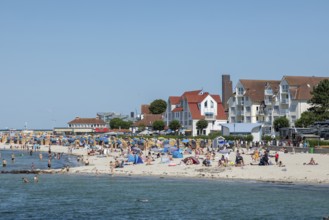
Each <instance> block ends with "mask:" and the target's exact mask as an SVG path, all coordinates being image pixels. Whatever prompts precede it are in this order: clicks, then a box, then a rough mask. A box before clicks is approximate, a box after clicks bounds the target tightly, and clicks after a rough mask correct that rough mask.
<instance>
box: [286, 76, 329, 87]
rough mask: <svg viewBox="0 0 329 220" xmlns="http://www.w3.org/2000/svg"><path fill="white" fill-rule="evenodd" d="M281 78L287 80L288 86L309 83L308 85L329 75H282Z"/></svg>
mask: <svg viewBox="0 0 329 220" xmlns="http://www.w3.org/2000/svg"><path fill="white" fill-rule="evenodd" d="M283 79H284V80H286V81H287V83H288V84H289V86H301V85H305V84H309V85H310V86H316V85H317V84H319V82H320V81H322V80H325V79H329V77H317V76H283Z"/></svg>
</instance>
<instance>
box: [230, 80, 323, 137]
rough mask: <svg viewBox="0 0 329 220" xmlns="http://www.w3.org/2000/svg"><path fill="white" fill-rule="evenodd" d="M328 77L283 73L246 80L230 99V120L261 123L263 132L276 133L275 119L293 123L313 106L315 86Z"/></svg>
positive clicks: (239, 84) (238, 84)
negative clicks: (271, 76)
mask: <svg viewBox="0 0 329 220" xmlns="http://www.w3.org/2000/svg"><path fill="white" fill-rule="evenodd" d="M324 79H328V78H325V77H314V76H312V77H307V76H306V77H305V76H283V77H282V79H281V80H280V81H277V80H244V79H241V80H239V82H238V83H237V85H236V87H235V89H234V93H233V95H232V96H231V97H230V98H229V100H228V106H229V117H228V121H229V122H230V123H262V124H263V129H264V134H269V133H271V132H273V130H272V125H273V121H274V120H275V119H276V118H278V117H282V116H285V117H287V119H288V120H289V122H290V125H291V126H294V123H295V121H296V120H297V119H299V118H300V117H301V114H302V113H303V112H304V111H307V109H308V108H309V107H310V106H309V104H308V103H307V101H308V100H309V99H311V97H312V96H311V91H312V90H313V87H314V86H316V85H318V84H319V82H320V81H321V80H324Z"/></svg>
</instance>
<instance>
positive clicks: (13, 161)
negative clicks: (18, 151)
mask: <svg viewBox="0 0 329 220" xmlns="http://www.w3.org/2000/svg"><path fill="white" fill-rule="evenodd" d="M11 162H12V163H15V154H14V153H12V154H11Z"/></svg>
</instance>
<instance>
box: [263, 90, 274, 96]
mask: <svg viewBox="0 0 329 220" xmlns="http://www.w3.org/2000/svg"><path fill="white" fill-rule="evenodd" d="M265 95H273V91H272V90H271V89H265Z"/></svg>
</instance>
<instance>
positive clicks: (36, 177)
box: [33, 175, 39, 183]
mask: <svg viewBox="0 0 329 220" xmlns="http://www.w3.org/2000/svg"><path fill="white" fill-rule="evenodd" d="M33 180H34V182H35V183H38V182H39V177H38V176H37V175H35V176H34V177H33Z"/></svg>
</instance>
